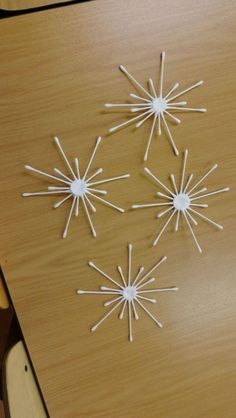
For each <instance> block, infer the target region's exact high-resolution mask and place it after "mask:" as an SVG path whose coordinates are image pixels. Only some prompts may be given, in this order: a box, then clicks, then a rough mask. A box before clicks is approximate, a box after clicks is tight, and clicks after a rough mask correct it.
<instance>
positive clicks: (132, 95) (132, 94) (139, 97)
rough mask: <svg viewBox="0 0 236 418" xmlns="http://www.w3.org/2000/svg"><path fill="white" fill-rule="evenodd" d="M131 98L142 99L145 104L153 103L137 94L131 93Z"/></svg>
mask: <svg viewBox="0 0 236 418" xmlns="http://www.w3.org/2000/svg"><path fill="white" fill-rule="evenodd" d="M130 96H131V97H133V98H135V99H140V100H143V101H144V102H147V103H151V100H148V99H145V98H144V97H141V96H137V94H134V93H130Z"/></svg>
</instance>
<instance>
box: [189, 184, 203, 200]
mask: <svg viewBox="0 0 236 418" xmlns="http://www.w3.org/2000/svg"><path fill="white" fill-rule="evenodd" d="M206 190H207V188H206V187H203V188H202V189H201V190H198V191H197V192H195V193H193V194H189V193H190V192H188V196H189V197H190V198H191V200H192V197H193V196H196V195H197V194H199V193H203V192H205V191H206Z"/></svg>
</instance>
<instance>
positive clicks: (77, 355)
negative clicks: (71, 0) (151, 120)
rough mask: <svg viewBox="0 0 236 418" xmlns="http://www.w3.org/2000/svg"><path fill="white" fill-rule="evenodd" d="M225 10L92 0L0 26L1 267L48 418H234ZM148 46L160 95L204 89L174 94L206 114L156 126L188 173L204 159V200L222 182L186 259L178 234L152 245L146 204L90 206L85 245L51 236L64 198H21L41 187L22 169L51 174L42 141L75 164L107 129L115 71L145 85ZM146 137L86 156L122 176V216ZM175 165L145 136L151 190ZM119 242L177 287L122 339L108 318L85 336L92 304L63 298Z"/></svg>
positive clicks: (79, 237)
mask: <svg viewBox="0 0 236 418" xmlns="http://www.w3.org/2000/svg"><path fill="white" fill-rule="evenodd" d="M235 15H236V10H235V5H234V3H233V2H231V1H224V2H222V1H221V0H215V1H213V0H211V1H208V2H206V1H204V0H199V1H197V2H195V1H191V2H189V1H187V0H183V1H180V0H178V1H176V2H173V1H159V2H157V1H154V0H153V1H151V0H145V1H144V0H142V1H141V0H138V1H137V0H136V1H131V0H130V1H127V0H120V1H118V2H117V1H116V0H114V1H113V0H105V1H103V0H101V1H96V2H91V3H84V4H79V5H75V6H70V7H65V8H63V9H58V10H56V9H55V10H51V11H47V12H40V13H37V14H33V15H27V16H21V17H17V18H13V19H7V20H6V21H2V22H1V24H0V39H1V44H0V57H1V65H0V127H1V133H0V135H1V145H2V146H1V153H0V156H1V173H2V179H1V197H2V200H3V202H2V208H3V210H2V225H1V233H2V238H1V243H2V244H3V248H2V251H1V253H2V268H3V272H4V275H5V278H6V281H7V284H8V286H9V291H10V294H11V296H12V299H13V302H14V305H15V309H16V312H17V315H18V317H19V320H20V324H21V327H22V330H23V333H24V336H25V339H26V343H27V346H28V349H29V352H30V355H31V357H32V361H33V364H34V367H35V370H36V373H37V376H38V379H39V382H40V386H41V389H42V392H43V394H44V398H45V401H46V404H47V406H48V410H49V413H50V416H51V418H80V417H81V418H105V417H106V418H111V417H112V418H157V417H158V418H234V417H235V411H236V398H235V387H236V369H235V368H236V361H235V360H236V355H235V353H236V337H235V313H236V304H235V264H236V263H235V248H234V246H235V232H236V228H235V188H233V180H234V178H235V171H236V168H235V155H236V154H235V153H236V141H235V120H236V113H235V86H236V83H235V74H236V57H235V35H236V34H235V17H236V16H235ZM163 49H164V50H165V51H166V52H167V61H166V72H165V74H166V76H165V77H166V78H165V82H166V87H169V86H170V85H172V84H173V83H174V82H176V81H179V82H181V84H182V85H183V86H188V85H189V84H190V83H192V82H194V81H197V80H199V79H203V80H204V81H205V84H204V86H203V87H201V88H198V89H196V90H195V91H194V92H192V93H191V94H189V95H188V100H189V104H190V103H191V104H192V105H194V106H200V107H202V106H204V107H206V108H207V109H208V112H207V113H206V114H192V115H187V114H186V115H183V116H182V117H181V118H182V120H183V123H182V125H180V126H177V127H174V126H173V127H172V131H173V132H174V135H175V139H176V142H177V144H178V146H179V148H180V149H182V150H183V149H184V148H185V147H188V148H189V150H190V158H189V165H188V167H189V170H190V169H192V170H193V172H194V173H196V174H197V173H198V174H201V173H202V172H203V171H205V170H206V169H207V168H208V166H209V165H211V164H213V163H215V162H217V163H218V164H219V169H218V170H216V172H215V173H214V175H212V176H211V177H209V178H208V182H207V186H208V187H209V190H212V189H214V188H217V187H223V186H230V187H231V188H232V189H231V191H230V192H229V193H225V194H224V195H223V194H222V195H219V196H215V197H212V198H211V199H210V198H209V200H208V203H209V205H210V206H209V208H208V215H209V216H211V217H212V218H214V219H215V220H216V221H218V222H220V223H222V224H223V225H224V230H223V231H216V230H214V229H213V228H211V227H210V226H208V225H207V224H205V223H201V222H199V227H198V228H197V230H196V231H197V234H198V238H199V240H200V242H201V244H202V247H203V254H202V255H200V254H199V253H198V252H197V251H196V249H195V247H194V244H193V242H192V239H191V236H190V234H189V232H188V231H187V230H186V229H183V228H181V231H180V232H179V233H178V234H174V233H173V227H172V228H170V230H169V232H168V234H166V235H165V236H164V237H163V239H162V241H161V242H160V245H159V246H157V247H152V245H151V244H152V239H153V236H154V234H155V233H156V232H157V231H158V229H159V228H160V223H159V222H158V220H157V219H155V216H156V213H157V212H158V211H157V210H156V209H155V208H154V209H150V210H149V211H147V210H146V211H141V210H140V211H131V210H128V211H127V212H126V213H125V214H123V215H122V214H119V213H116V212H113V211H111V210H110V209H109V208H106V207H104V206H101V205H100V206H97V208H98V212H97V215H96V216H94V222H95V224H96V228H97V232H98V237H97V239H94V238H92V237H91V235H90V232H89V228H88V226H87V222H86V220H85V217H84V215H83V216H80V217H79V219H73V221H72V224H71V228H70V232H69V236H68V238H67V239H66V240H62V239H61V238H60V235H61V231H62V228H63V225H64V222H65V220H66V217H67V213H68V208H69V204H68V206H66V205H65V206H63V207H61V208H60V209H57V210H55V211H54V210H53V209H52V205H53V203H54V202H55V198H53V197H48V198H47V197H44V198H31V199H23V198H22V197H21V193H22V192H24V191H36V190H40V189H41V190H42V189H45V188H46V187H47V186H48V184H49V183H48V182H47V181H44V180H43V179H42V178H37V176H32V175H30V174H29V173H27V172H25V170H24V165H25V164H31V165H32V166H35V167H38V168H41V169H43V170H45V171H47V170H50V169H52V168H53V167H54V166H57V167H59V168H64V165H63V162H62V160H61V158H60V156H59V155H58V153H57V151H56V148H55V145H54V144H53V136H54V135H55V134H57V135H58V136H59V137H60V138H61V140H62V142H63V145H64V148H65V150H66V152H67V154H68V156H69V157H70V158H72V157H75V156H79V157H80V161H81V165H82V166H83V167H84V166H85V164H86V161H87V158H88V156H89V155H90V153H91V150H92V148H93V145H94V140H95V137H96V136H97V135H102V136H104V135H105V134H106V132H107V129H108V128H109V127H110V126H112V125H113V124H114V123H115V122H116V121H117V122H118V121H122V115H119V114H118V113H114V112H105V111H104V108H103V104H104V103H105V102H109V101H117V102H119V101H123V100H124V99H126V98H127V96H128V93H129V92H130V91H132V90H131V86H130V84H129V82H128V81H127V79H126V78H125V77H124V76H123V75H122V73H121V72H120V71H119V70H118V65H119V64H121V63H122V64H124V65H126V66H127V67H128V68H129V70H130V71H132V73H133V74H134V75H135V76H136V77H137V78H138V79H139V80H140V81H141V82H143V83H144V82H145V80H146V79H147V78H148V77H150V76H151V77H153V78H154V79H155V80H156V79H157V74H158V70H159V54H160V52H161V50H163ZM149 128H150V125H148V124H145V125H144V126H143V127H142V128H140V129H139V130H137V131H136V132H134V130H133V127H130V128H129V129H125V130H122V131H120V132H119V133H118V132H117V133H116V134H114V135H111V136H105V137H104V142H103V145H102V146H101V147H100V149H99V151H98V154H97V158H96V161H95V168H96V167H99V166H102V167H104V169H105V172H104V174H105V175H108V176H110V175H113V174H120V173H125V172H130V174H131V178H130V180H129V181H120V182H117V183H116V184H110V185H109V187H107V190H109V195H108V196H109V198H110V200H112V201H114V202H118V203H119V204H120V205H121V206H122V205H123V206H124V207H125V208H127V209H128V208H129V207H130V206H131V204H133V203H135V202H137V201H140V202H141V201H145V200H146V201H150V200H151V199H153V197H154V195H155V191H156V188H155V187H154V185H153V184H152V183H151V182H149V181H148V180H147V179H146V178H145V176H144V175H143V174H142V173H143V164H142V163H141V161H142V155H143V151H144V146H145V143H146V139H147V134H148V130H149ZM180 165H181V159H180V158H176V157H175V156H174V155H173V154H172V151H171V148H170V146H169V144H168V142H167V140H166V138H165V137H160V138H158V140H155V141H154V142H153V145H152V149H151V154H150V159H149V162H148V166H149V167H150V168H151V169H153V171H155V172H156V173H158V174H159V176H160V177H161V178H162V179H163V180H165V181H166V182H168V181H169V180H168V176H169V174H170V173H171V172H174V173H176V174H178V173H179V169H180ZM130 241H131V242H132V243H133V244H134V246H135V252H134V262H136V266H138V265H140V263H141V262H143V263H144V265H145V267H148V266H151V265H152V264H153V263H154V262H155V261H156V260H157V259H158V258H159V257H160V256H162V255H164V254H166V255H167V256H168V262H167V263H166V264H165V265H163V266H162V267H161V268H160V270H159V273H158V277H159V281H158V284H159V285H160V286H162V287H163V286H167V285H170V286H171V285H178V286H179V288H180V290H179V293H178V294H167V295H165V294H163V295H161V296H160V297H159V301H158V303H157V304H156V306H154V307H153V312H154V313H155V314H156V315H158V316H159V317H160V319H161V320H162V322H163V324H164V328H163V329H162V330H160V329H158V328H156V326H155V324H154V323H153V322H152V321H150V320H149V319H148V318H147V317H146V316H145V315H142V319H141V320H140V321H138V322H137V323H135V324H134V325H135V328H134V342H133V343H132V344H131V343H129V342H128V341H127V324H126V321H123V322H122V321H118V320H117V316H116V315H113V316H112V317H111V318H110V319H109V321H107V322H106V323H104V324H103V326H102V327H101V328H100V329H98V330H97V332H96V333H91V332H90V331H89V328H90V326H91V325H92V324H94V322H96V320H97V319H99V317H101V316H102V315H103V314H104V308H103V306H102V302H103V300H101V299H102V298H101V299H98V298H95V297H92V296H91V297H79V296H77V295H76V294H75V290H76V289H77V288H78V287H80V288H82V289H83V288H84V289H86V288H90V289H95V288H98V286H99V285H100V284H102V283H104V282H102V280H101V278H100V277H99V276H98V275H97V274H96V272H94V271H92V270H91V269H89V267H88V265H87V261H88V260H91V259H92V260H94V261H96V262H97V264H98V265H99V266H100V267H101V268H103V269H104V270H105V271H107V272H108V273H110V274H115V267H116V265H118V264H120V263H122V265H123V266H125V265H126V245H127V243H128V242H130Z"/></svg>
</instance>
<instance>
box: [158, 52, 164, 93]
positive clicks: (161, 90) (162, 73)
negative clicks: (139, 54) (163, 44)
mask: <svg viewBox="0 0 236 418" xmlns="http://www.w3.org/2000/svg"><path fill="white" fill-rule="evenodd" d="M164 63H165V52H164V51H162V53H161V74H160V93H159V96H160V97H162V96H163V78H164Z"/></svg>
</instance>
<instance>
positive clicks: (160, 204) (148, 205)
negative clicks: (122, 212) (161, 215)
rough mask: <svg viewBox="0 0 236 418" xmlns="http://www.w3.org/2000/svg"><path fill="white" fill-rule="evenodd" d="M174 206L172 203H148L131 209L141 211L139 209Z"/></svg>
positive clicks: (133, 206)
mask: <svg viewBox="0 0 236 418" xmlns="http://www.w3.org/2000/svg"><path fill="white" fill-rule="evenodd" d="M170 205H171V206H172V203H171V202H170V203H147V204H145V205H132V206H131V208H133V209H139V208H152V207H155V206H170Z"/></svg>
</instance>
